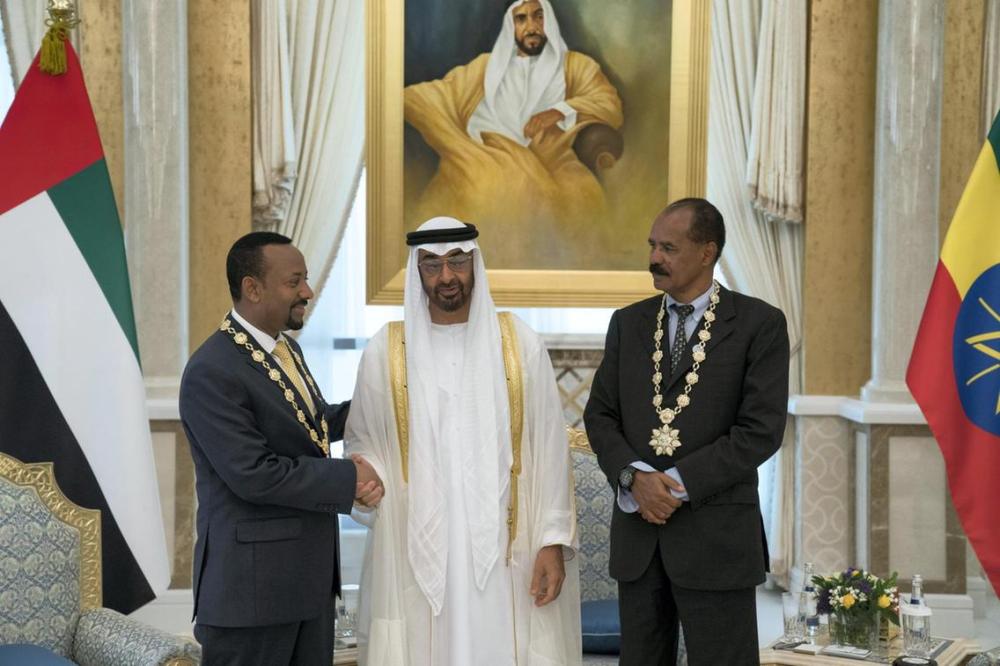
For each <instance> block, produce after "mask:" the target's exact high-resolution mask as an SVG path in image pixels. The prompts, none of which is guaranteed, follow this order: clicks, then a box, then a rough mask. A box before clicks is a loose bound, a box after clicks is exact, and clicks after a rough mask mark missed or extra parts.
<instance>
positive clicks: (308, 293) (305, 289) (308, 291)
mask: <svg viewBox="0 0 1000 666" xmlns="http://www.w3.org/2000/svg"><path fill="white" fill-rule="evenodd" d="M315 295H316V294H315V292H313V290H312V287H310V286H309V283H308V282H305V281H303V282H302V289H300V290H299V296H301V297H302V298H304V299H305V300H307V301H311V300H312V299H313V296H315Z"/></svg>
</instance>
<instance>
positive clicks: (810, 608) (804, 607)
mask: <svg viewBox="0 0 1000 666" xmlns="http://www.w3.org/2000/svg"><path fill="white" fill-rule="evenodd" d="M802 576H803V581H802V593H801V594H800V595H799V618H800V620H801V621H802V625H803V626H804V627H805V634H806V637H807V638H815V637H816V635H817V634H819V615H818V614H817V612H816V588H815V587H814V586H813V580H812V577H813V564H812V562H806V563H805V570H804V573H803V574H802Z"/></svg>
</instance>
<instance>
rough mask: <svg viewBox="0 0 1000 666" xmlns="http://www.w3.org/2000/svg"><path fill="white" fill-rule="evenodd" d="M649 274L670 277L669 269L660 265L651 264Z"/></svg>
mask: <svg viewBox="0 0 1000 666" xmlns="http://www.w3.org/2000/svg"><path fill="white" fill-rule="evenodd" d="M649 272H650V273H652V274H653V275H669V273H667V269H665V268H664V267H663V266H661V265H659V264H650V265H649Z"/></svg>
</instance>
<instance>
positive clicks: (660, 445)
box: [649, 280, 720, 456]
mask: <svg viewBox="0 0 1000 666" xmlns="http://www.w3.org/2000/svg"><path fill="white" fill-rule="evenodd" d="M712 284H713V285H714V289H713V290H712V296H711V303H712V304H711V305H709V307H708V310H706V311H705V314H704V315H702V319H703V320H704V323H703V324H702V327H701V330H700V331H698V344H696V345H695V346H694V348H693V349H692V356H693V357H694V365H693V366H692V367H691V372H689V373H687V375H686V376H685V377H684V380H685V384H684V391H683V392H682V393H679V394H678V395H677V402H676V403H675V404H674V407H673V408H672V409H670V408H664V407H662V405H663V395H662V394H661V393H660V384H661V382H662V381H663V374H662V373H661V372H660V361H661V360H663V351H662V350H661V349H660V344H661V343H662V341H663V315H664V314H665V313H666V311H667V295H666V294H663V300H662V301H660V311H659V312H658V313H657V315H656V333H654V334H653V344H654V346H655V349H656V350H655V351H654V352H653V407H654V408H655V409H656V414H657V415H658V416H659V417H660V423H661V424H663V425H661V426H660V427H659V428H654V429H653V434H652V437H651V438H650V440H649V445H650V446H651V447H653V450H654V451H655V452H656V455H658V456H662V455H664V454H666V455H668V456H672V455H674V451H675V450H676V449H678V448H680V446H681V437H680V431H679V430H678V429H676V428H671V427H670V424H671V423H673V421H674V419H675V418H677V416H678V415H679V414H680V413H681V411H682V410H683V409H684V408H685V407H687V406H688V405H690V404H691V389H693V388H694V385H695V384H697V383H698V369H699V368H700V367H701V364H702V362H703V361H704V360H705V345H706V344H707V343H708V341H709V340H711V339H712V333H711V332H710V331H709V329H710V328H712V322H713V321H715V308H716V306H717V305H719V289H720V287H719V283H718V282H717V281H715V280H713V281H712ZM678 333H680V332H679V331H678Z"/></svg>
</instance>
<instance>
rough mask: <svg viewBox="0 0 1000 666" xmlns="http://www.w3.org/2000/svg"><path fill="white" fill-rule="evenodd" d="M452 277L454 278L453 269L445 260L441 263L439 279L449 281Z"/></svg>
mask: <svg viewBox="0 0 1000 666" xmlns="http://www.w3.org/2000/svg"><path fill="white" fill-rule="evenodd" d="M454 279H455V271H454V270H452V268H451V266H449V265H448V262H447V261H446V262H444V263H443V264H442V265H441V281H442V282H451V281H452V280H454Z"/></svg>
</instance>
